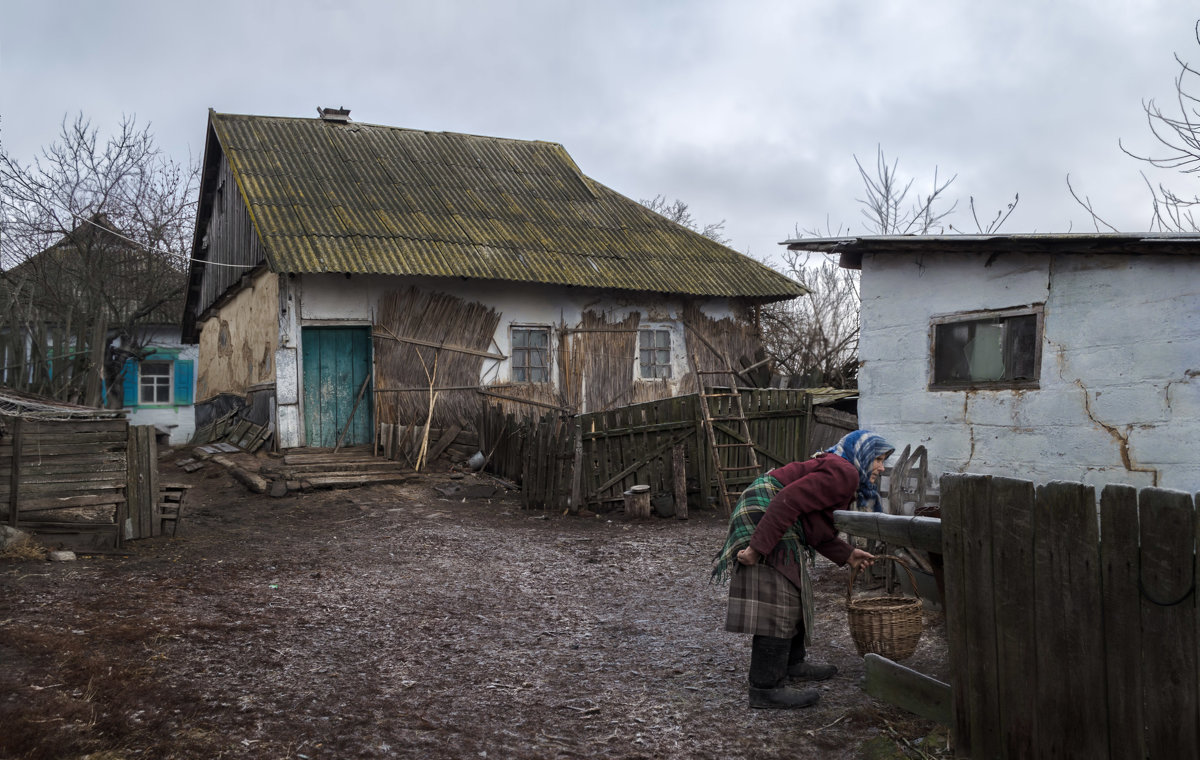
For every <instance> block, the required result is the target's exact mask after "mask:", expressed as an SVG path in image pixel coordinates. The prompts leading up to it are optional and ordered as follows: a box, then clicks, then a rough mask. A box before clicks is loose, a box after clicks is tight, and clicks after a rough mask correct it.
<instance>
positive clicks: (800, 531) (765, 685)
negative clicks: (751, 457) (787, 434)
mask: <svg viewBox="0 0 1200 760" xmlns="http://www.w3.org/2000/svg"><path fill="white" fill-rule="evenodd" d="M893 451H894V447H893V446H892V445H891V444H889V443H888V442H887V441H885V440H884V439H883V438H882V437H881V436H879V435H876V434H875V433H872V432H870V431H867V430H856V431H854V432H853V433H850V434H849V435H847V436H845V437H844V438H842V440H840V441H838V443H837V445H835V446H833V447H831V448H829V449H827V450H825V451H823V452H820V453H819V454H817V455H816V456H814V457H813V458H812V459H809V460H807V461H804V462H792V463H791V464H788V465H784V466H783V467H779V468H776V469H774V470H771V471H770V472H768V473H767V474H765V475H762V476H760V477H759V478H758V479H757V480H755V481H754V482H753V483H751V484H750V486H749V487H748V488H747V489H746V490H745V491H743V492H742V495H741V497H740V498H739V499H738V503H737V506H736V507H735V508H734V510H733V514H732V515H731V516H730V518H729V536H728V538H727V539H726V541H725V546H724V547H723V548H722V549H721V551H720V552H718V554H717V556H716V559H715V560H714V561H713V571H712V577H713V580H714V582H719V581H723V580H725V579H726V578H729V579H730V584H729V607H728V611H727V616H726V619H725V630H727V631H731V632H733V633H747V634H750V635H751V636H753V639H752V643H751V648H750V678H749V681H750V706H751V707H774V708H795V707H808V706H809V705H812V704H814V703H816V701H817V700H818V699H819V698H820V695H819V694H818V693H817V692H816V691H815V690H813V689H795V688H792V687H791V686H789V685H788V682H789V680H795V681H824V680H826V679H828V678H832V677H833V676H834V674H836V673H837V668H836V667H835V666H833V665H819V664H815V663H811V662H808V661H807V660H806V659H805V654H806V651H807V648H806V645H807V644H809V643H811V641H812V624H813V599H812V581H811V580H810V578H809V568H808V566H809V563H810V562H811V561H812V560H813V558H814V555H813V552H814V551H816V552H820V553H821V554H822V555H823V556H825V557H827V558H828V559H829V560H831V561H832V562H834V563H836V564H838V565H846V564H849V565H850V566H851V567H855V568H857V567H861V566H868V565H870V564H871V561H872V560H873V559H874V556H873V555H871V554H869V553H867V552H865V551H863V550H862V549H856V548H854V547H852V546H850V544H848V543H846V542H845V541H843V540H841V539H840V538H838V535H837V530H836V529H835V528H834V526H833V512H834V510H837V509H846V508H848V507H849V506H850V505H851V503H852V502H856V503H857V504H858V506H859V507H860V508H868V509H874V510H876V511H878V509H879V491H878V490H877V488H876V482H877V480H878V478H879V476H880V474H882V473H883V469H884V462H886V461H887V458H888V457H889V456H890V455H891V454H892V452H893Z"/></svg>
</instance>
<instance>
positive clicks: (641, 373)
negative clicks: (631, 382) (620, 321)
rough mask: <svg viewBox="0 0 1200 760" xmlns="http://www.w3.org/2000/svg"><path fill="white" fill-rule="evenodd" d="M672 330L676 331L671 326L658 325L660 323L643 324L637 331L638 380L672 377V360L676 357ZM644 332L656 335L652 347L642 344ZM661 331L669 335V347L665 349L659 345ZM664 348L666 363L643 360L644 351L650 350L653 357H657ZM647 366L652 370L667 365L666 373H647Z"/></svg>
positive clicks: (667, 378) (668, 378)
mask: <svg viewBox="0 0 1200 760" xmlns="http://www.w3.org/2000/svg"><path fill="white" fill-rule="evenodd" d="M672 332H674V331H673V330H671V328H670V327H665V326H658V325H652V326H642V327H639V328H638V331H637V333H638V334H637V370H636V375H637V379H638V380H646V381H654V380H670V379H671V376H672V375H671V373H672V369H671V366H672V360H673V359H674V350H675V346H674V343H675V340H674V338H673V337H672ZM643 333H649V334H651V335H652V336H654V339H655V340H654V345H653V346H652V347H650V348H645V347H643V346H642V334H643ZM660 333H663V334H665V335H666V336H667V347H666V348H665V349H663V348H660V347H659V346H658V341H657V338H658V335H659V334H660ZM663 350H665V351H666V352H667V361H666V363H665V364H663V363H659V362H657V361H652V363H650V364H646V363H645V362H644V361H642V358H643V352H645V351H649V352H650V353H651V354H652V356H651V359H656V358H657V356H656V355H657V353H658V352H659V351H663ZM647 367H650V368H651V369H652V370H654V369H656V368H663V367H665V368H666V374H665V375H660V374H658V373H657V372H655V373H654V374H651V375H647V374H646V368H647Z"/></svg>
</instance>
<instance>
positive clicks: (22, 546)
mask: <svg viewBox="0 0 1200 760" xmlns="http://www.w3.org/2000/svg"><path fill="white" fill-rule="evenodd" d="M48 553H49V550H48V549H47V548H46V547H44V546H42V545H41V544H39V543H38V542H37V540H36V539H34V538H33V537H32V536H26V537H25V538H22V539H21V540H20V541H17V542H15V543H12V544H9V545H8V546H7V547H6V548H5V549H4V550H3V551H0V559H16V560H24V561H31V560H44V559H46V555H47V554H48Z"/></svg>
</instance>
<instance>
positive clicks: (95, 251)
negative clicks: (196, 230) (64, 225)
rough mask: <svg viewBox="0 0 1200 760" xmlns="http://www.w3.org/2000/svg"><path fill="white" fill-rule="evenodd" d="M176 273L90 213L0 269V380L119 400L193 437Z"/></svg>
mask: <svg viewBox="0 0 1200 760" xmlns="http://www.w3.org/2000/svg"><path fill="white" fill-rule="evenodd" d="M184 282H185V279H184V273H183V272H182V271H180V270H179V269H178V268H177V267H176V266H174V265H173V264H172V263H171V262H170V260H169V258H168V257H167V256H165V255H163V254H160V253H158V252H155V251H148V250H146V249H144V248H142V247H141V246H139V245H138V244H137V243H135V242H134V241H132V240H131V239H129V238H128V237H127V236H125V235H123V234H122V233H121V231H120V230H119V229H118V228H117V227H116V226H115V225H114V224H113V223H112V222H111V221H110V220H109V219H108V217H107V216H105V215H104V214H96V215H94V216H92V217H91V218H90V219H88V220H85V221H81V222H80V223H79V225H78V226H77V227H76V228H75V229H74V230H72V231H70V232H69V233H68V234H66V235H64V236H63V237H62V238H61V239H60V240H59V241H58V242H56V243H55V244H54V245H52V246H50V247H49V248H46V249H45V250H42V251H40V252H38V253H36V254H34V255H32V256H29V257H27V258H25V259H24V260H23V261H21V262H20V263H18V264H16V265H15V266H13V267H12V268H10V269H9V270H7V271H5V272H3V274H2V276H0V367H3V369H2V370H0V383H3V384H4V385H6V386H8V387H10V388H12V389H14V390H16V391H18V392H24V393H33V394H39V395H42V396H45V397H49V398H54V399H57V400H59V401H62V402H65V403H68V404H84V405H89V406H96V407H103V408H108V409H122V408H123V409H125V410H126V412H127V416H128V417H129V418H130V423H131V424H133V425H154V426H155V427H156V428H158V429H159V431H160V433H161V434H162V435H164V436H168V437H169V441H170V443H174V444H178V443H185V442H186V441H187V440H189V439H190V437H191V432H192V429H193V428H194V424H193V414H192V399H193V396H194V379H193V378H194V371H193V365H194V361H195V355H196V350H195V347H194V346H191V345H185V344H183V343H182V342H181V341H180V339H179V338H180V328H179V316H180V313H181V311H182V307H183V286H184Z"/></svg>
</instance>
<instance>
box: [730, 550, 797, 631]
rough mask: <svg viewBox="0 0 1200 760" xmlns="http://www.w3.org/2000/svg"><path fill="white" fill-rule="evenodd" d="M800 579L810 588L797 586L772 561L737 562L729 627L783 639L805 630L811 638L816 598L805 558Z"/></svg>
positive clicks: (734, 572) (734, 569) (731, 591)
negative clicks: (747, 563) (770, 562)
mask: <svg viewBox="0 0 1200 760" xmlns="http://www.w3.org/2000/svg"><path fill="white" fill-rule="evenodd" d="M800 579H801V585H802V586H804V587H806V588H796V586H795V585H794V584H793V583H792V582H791V581H789V580H788V579H787V578H785V577H784V575H783V573H781V572H779V571H778V570H776V569H775V568H773V567H771V566H770V565H765V564H758V565H749V566H747V565H741V564H737V565H735V566H734V568H733V577H732V578H730V580H729V605H728V607H727V608H726V613H725V630H727V631H729V632H730V633H749V634H753V635H756V636H774V637H776V638H781V639H790V638H792V637H793V636H796V635H797V634H800V633H803V634H804V639H805V642H806V643H808V642H811V641H812V619H813V599H812V581H811V580H810V579H809V575H808V563H807V562H801V567H800ZM805 591H807V592H808V593H804V592H805Z"/></svg>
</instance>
